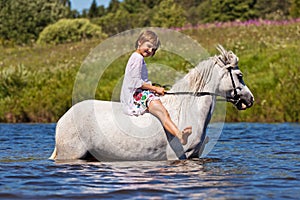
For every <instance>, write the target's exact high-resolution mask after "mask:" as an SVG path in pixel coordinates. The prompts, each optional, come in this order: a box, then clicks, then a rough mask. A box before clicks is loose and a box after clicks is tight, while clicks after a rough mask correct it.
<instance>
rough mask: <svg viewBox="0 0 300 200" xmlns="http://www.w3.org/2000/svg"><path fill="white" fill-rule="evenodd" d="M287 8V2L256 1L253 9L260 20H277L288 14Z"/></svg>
mask: <svg viewBox="0 0 300 200" xmlns="http://www.w3.org/2000/svg"><path fill="white" fill-rule="evenodd" d="M266 5H267V6H266ZM289 6H290V3H289V1H288V0H257V2H256V4H255V6H254V9H255V10H256V11H257V13H258V16H259V17H261V18H264V19H276V20H277V19H278V18H279V19H280V18H283V17H284V16H287V15H288V14H289V10H288V9H289Z"/></svg>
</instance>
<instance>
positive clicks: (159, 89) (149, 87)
mask: <svg viewBox="0 0 300 200" xmlns="http://www.w3.org/2000/svg"><path fill="white" fill-rule="evenodd" d="M142 89H146V90H152V91H153V92H155V93H157V94H159V95H164V94H165V88H163V87H157V86H153V85H151V84H148V83H145V82H144V83H143V85H142Z"/></svg>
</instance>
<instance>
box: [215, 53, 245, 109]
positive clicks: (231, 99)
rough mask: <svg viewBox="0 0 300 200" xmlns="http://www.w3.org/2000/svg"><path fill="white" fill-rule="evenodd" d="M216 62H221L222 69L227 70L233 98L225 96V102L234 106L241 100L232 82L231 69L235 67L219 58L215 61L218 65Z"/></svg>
mask: <svg viewBox="0 0 300 200" xmlns="http://www.w3.org/2000/svg"><path fill="white" fill-rule="evenodd" d="M218 61H221V63H222V65H223V67H226V69H227V70H228V72H229V75H230V79H231V84H232V87H233V97H228V96H226V101H228V102H232V103H233V104H234V105H236V104H238V103H239V101H240V100H241V98H240V97H241V95H239V94H238V92H237V87H236V85H235V82H234V79H233V75H232V69H233V68H234V67H237V66H232V64H231V63H229V64H226V63H225V62H224V61H223V60H222V59H221V58H220V57H217V61H216V62H217V64H219V63H218ZM228 65H229V66H228Z"/></svg>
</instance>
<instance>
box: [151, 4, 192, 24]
mask: <svg viewBox="0 0 300 200" xmlns="http://www.w3.org/2000/svg"><path fill="white" fill-rule="evenodd" d="M153 10H154V14H153V18H152V19H151V22H150V23H151V26H158V27H166V28H170V27H182V26H183V25H184V24H185V23H186V22H187V21H186V17H185V13H184V9H183V8H182V7H181V6H180V5H178V4H176V3H175V2H174V0H163V1H162V2H161V3H160V4H159V5H158V6H155V7H154V8H153Z"/></svg>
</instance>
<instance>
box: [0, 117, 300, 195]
mask: <svg viewBox="0 0 300 200" xmlns="http://www.w3.org/2000/svg"><path fill="white" fill-rule="evenodd" d="M54 135H55V124H0V144H1V145H0V180H1V181H0V198H1V199H27V198H30V199H84V198H88V199H100V198H103V199H298V198H299V197H300V125H299V124H298V123H295V124H290V123H281V124H262V123H226V124H225V125H224V129H223V132H222V135H221V137H220V139H219V141H218V142H217V144H216V146H215V147H214V148H213V151H212V152H210V153H209V154H208V155H207V156H206V157H205V158H203V159H197V160H183V161H160V162H157V161H156V162H145V161H143V162H142V161H139V162H111V163H102V162H85V161H69V162H54V161H51V160H48V157H49V156H50V155H51V153H52V150H53V148H54Z"/></svg>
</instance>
